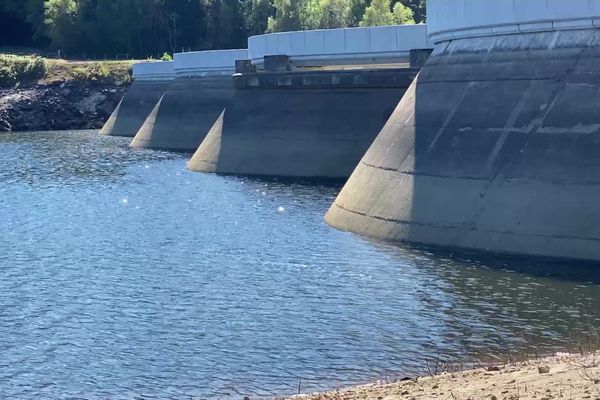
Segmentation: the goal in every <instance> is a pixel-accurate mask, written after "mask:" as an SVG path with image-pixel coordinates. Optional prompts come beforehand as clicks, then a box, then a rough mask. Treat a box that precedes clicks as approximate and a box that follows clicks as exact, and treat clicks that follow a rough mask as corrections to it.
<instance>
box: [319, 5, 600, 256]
mask: <svg viewBox="0 0 600 400" xmlns="http://www.w3.org/2000/svg"><path fill="white" fill-rule="evenodd" d="M488 3H489V2H486V4H488ZM586 3H587V2H586ZM448 4H449V3H448ZM599 63H600V31H598V30H595V29H590V30H568V31H557V32H541V33H530V34H519V35H505V36H490V37H483V38H469V39H460V40H454V41H449V42H442V43H440V44H439V45H438V46H437V47H436V50H435V51H434V53H433V55H432V57H431V58H430V59H429V61H428V62H427V64H426V65H425V67H424V68H423V69H422V70H421V72H420V74H419V76H418V78H417V79H416V80H415V82H414V83H413V84H412V85H411V87H410V88H409V89H408V91H407V92H406V94H405V96H404V97H403V99H402V101H401V102H400V103H399V104H398V106H397V108H396V110H395V111H394V113H393V115H392V117H391V118H390V120H389V121H388V122H387V124H386V125H385V127H384V128H383V129H382V131H381V133H380V134H379V136H378V137H377V139H376V140H375V142H374V143H373V145H372V146H371V148H370V149H369V151H368V152H367V153H366V155H365V156H364V157H363V159H362V161H361V162H360V163H359V165H358V167H357V168H356V170H355V171H354V173H353V174H352V176H351V178H350V179H349V181H348V182H347V184H346V186H345V187H344V189H343V190H342V191H341V193H340V194H339V196H338V198H337V199H336V201H335V203H334V204H333V205H332V207H331V209H330V210H329V212H328V213H327V216H326V221H327V222H328V223H329V224H331V225H332V226H334V227H337V228H340V229H343V230H348V231H352V232H356V233H360V234H364V235H368V236H371V237H376V238H380V239H386V240H394V241H406V242H412V243H419V244H427V245H435V246H445V247H452V248H463V249H470V250H482V251H491V252H498V253H508V254H516V255H528V256H548V257H560V258H572V259H584V260H593V261H600V208H598V204H599V203H600V159H599V158H598V154H600V113H599V112H598V94H599V93H600V72H598V69H597V65H598V64H599Z"/></svg>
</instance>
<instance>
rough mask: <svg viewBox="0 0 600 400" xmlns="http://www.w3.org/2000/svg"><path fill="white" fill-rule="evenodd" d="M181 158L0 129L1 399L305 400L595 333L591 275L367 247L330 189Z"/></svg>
mask: <svg viewBox="0 0 600 400" xmlns="http://www.w3.org/2000/svg"><path fill="white" fill-rule="evenodd" d="M185 162H186V156H185V155H177V154H171V153H164V152H152V151H131V150H129V149H128V148H127V140H126V139H118V138H106V137H99V136H98V135H97V134H96V133H95V132H66V133H46V134H31V133H30V134H8V135H1V136H0V222H1V224H0V237H1V240H0V398H20V399H22V398H34V397H35V398H52V399H56V398H58V399H63V398H64V399H67V398H84V399H104V398H111V399H112V398H115V399H121V398H122V399H137V398H176V399H179V398H187V399H189V398H190V397H192V398H194V397H196V398H237V399H240V398H241V397H243V396H245V395H249V396H253V397H259V396H273V395H284V394H293V393H295V392H296V391H297V386H298V379H299V378H303V384H302V387H303V391H312V390H316V389H329V388H334V387H339V386H343V385H347V384H355V383H363V382H367V381H371V380H377V379H380V378H386V377H402V376H404V375H405V374H413V373H418V372H422V371H423V368H424V367H425V361H426V360H427V359H429V358H431V357H436V356H438V355H440V356H441V357H442V358H444V359H449V360H459V361H468V360H474V359H489V358H493V357H506V356H507V354H508V352H509V350H511V349H512V350H513V351H516V350H517V349H526V350H529V351H534V350H535V351H537V352H540V353H543V352H547V351H554V350H560V349H563V348H567V347H568V346H570V345H572V344H574V343H575V341H576V340H577V339H576V337H577V336H579V335H583V334H585V333H586V332H590V331H591V330H593V329H597V328H599V327H600V286H599V284H598V282H600V279H598V274H597V270H596V269H592V268H591V267H586V266H581V267H580V268H577V266H568V268H569V270H570V271H571V270H572V271H575V272H577V274H576V275H573V276H563V275H559V276H550V277H548V276H544V275H547V271H548V267H549V265H547V264H545V263H542V264H536V265H528V264H527V263H525V264H524V265H521V264H519V265H517V264H515V263H513V262H512V261H511V262H504V261H496V260H494V261H493V262H489V263H488V262H472V261H458V260H457V259H456V258H453V259H449V258H447V257H445V256H441V255H439V254H438V255H435V254H432V253H430V252H427V251H422V250H414V249H409V248H401V247H396V246H389V245H385V244H381V243H373V242H369V241H367V240H364V239H361V238H359V237H356V236H354V235H352V234H348V233H343V232H338V231H336V230H334V229H330V228H328V227H327V226H326V225H325V224H324V222H323V214H324V213H325V212H326V210H327V208H328V206H329V205H330V204H331V202H332V201H333V199H334V197H335V195H336V192H337V191H338V190H339V187H338V186H336V185H329V186H327V185H315V184H312V185H311V184H302V183H285V182H277V181H264V180H256V179H249V178H237V177H219V176H213V175H202V174H193V173H190V172H187V171H186V169H185ZM554 267H555V269H558V270H559V271H560V270H563V271H564V270H565V268H566V267H565V266H561V265H558V266H554ZM588 268H589V269H588ZM588 281H591V282H588Z"/></svg>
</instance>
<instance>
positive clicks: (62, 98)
mask: <svg viewBox="0 0 600 400" xmlns="http://www.w3.org/2000/svg"><path fill="white" fill-rule="evenodd" d="M126 90H127V88H126V87H124V86H122V85H120V86H117V85H115V84H90V83H87V82H62V83H59V82H54V83H50V84H34V85H28V86H23V87H19V88H12V89H0V131H47V130H65V129H99V128H101V127H102V125H103V124H104V122H105V121H106V119H107V118H108V117H109V116H110V114H111V113H112V111H113V110H114V108H115V107H116V105H117V104H118V102H119V101H120V99H121V97H122V96H123V95H124V94H125V91H126Z"/></svg>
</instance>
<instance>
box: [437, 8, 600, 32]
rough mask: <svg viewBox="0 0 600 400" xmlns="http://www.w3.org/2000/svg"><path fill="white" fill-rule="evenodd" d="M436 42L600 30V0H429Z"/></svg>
mask: <svg viewBox="0 0 600 400" xmlns="http://www.w3.org/2000/svg"><path fill="white" fill-rule="evenodd" d="M427 26H428V30H429V36H430V37H431V40H432V41H433V42H434V43H439V42H444V41H448V40H452V39H461V38H472V37H477V36H494V35H506V34H518V33H527V32H550V31H560V30H572V29H590V28H597V27H600V0H570V1H557V0H493V1H490V0H452V1H448V0H427Z"/></svg>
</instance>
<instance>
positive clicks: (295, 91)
mask: <svg viewBox="0 0 600 400" xmlns="http://www.w3.org/2000/svg"><path fill="white" fill-rule="evenodd" d="M426 32H427V28H426V26H424V25H412V26H386V27H372V28H350V29H331V30H318V31H305V32H285V33H276V34H269V35H261V36H255V37H252V38H250V39H249V42H248V43H249V48H248V52H249V57H250V60H249V61H247V62H246V63H239V64H238V67H240V70H241V71H240V72H242V73H240V74H236V75H235V76H234V85H235V93H234V95H233V98H232V100H231V102H229V104H228V105H227V107H226V109H225V111H224V112H223V113H222V114H221V115H220V117H219V119H218V120H217V122H216V123H215V124H214V125H213V127H212V129H211V130H210V133H209V134H208V135H207V137H206V139H205V140H204V142H203V143H202V145H201V146H200V147H199V148H198V150H197V151H196V153H195V154H194V156H193V158H192V159H191V160H190V162H189V164H188V167H189V168H190V169H191V170H193V171H197V172H213V173H221V174H240V175H262V176H284V177H308V178H340V179H346V178H347V177H348V176H349V175H350V173H351V171H352V170H353V168H354V167H355V165H356V163H357V162H358V161H359V160H360V158H361V157H362V155H363V154H364V153H365V151H366V150H367V149H368V147H369V146H370V144H371V143H372V142H373V140H374V139H375V137H376V135H377V133H378V132H379V131H380V129H381V128H382V127H383V125H384V124H385V122H386V121H387V119H388V118H389V116H390V115H391V112H392V110H393V109H394V107H395V105H396V104H397V103H398V101H399V100H400V99H401V97H402V95H403V94H404V91H405V90H406V88H407V87H408V86H409V85H410V83H411V82H412V80H413V78H414V77H415V76H416V74H417V72H418V68H409V64H410V61H411V54H412V55H413V57H412V59H414V60H417V59H422V58H423V57H421V58H419V57H416V54H417V53H419V52H418V51H417V52H415V51H413V49H421V48H426V47H427V46H428V45H429V42H428V40H427V34H426ZM419 54H421V53H419ZM424 54H425V57H426V56H427V54H428V52H424ZM366 64H369V65H366ZM382 65H385V67H384V68H382ZM419 67H420V66H419ZM257 70H258V72H256V71H257Z"/></svg>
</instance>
